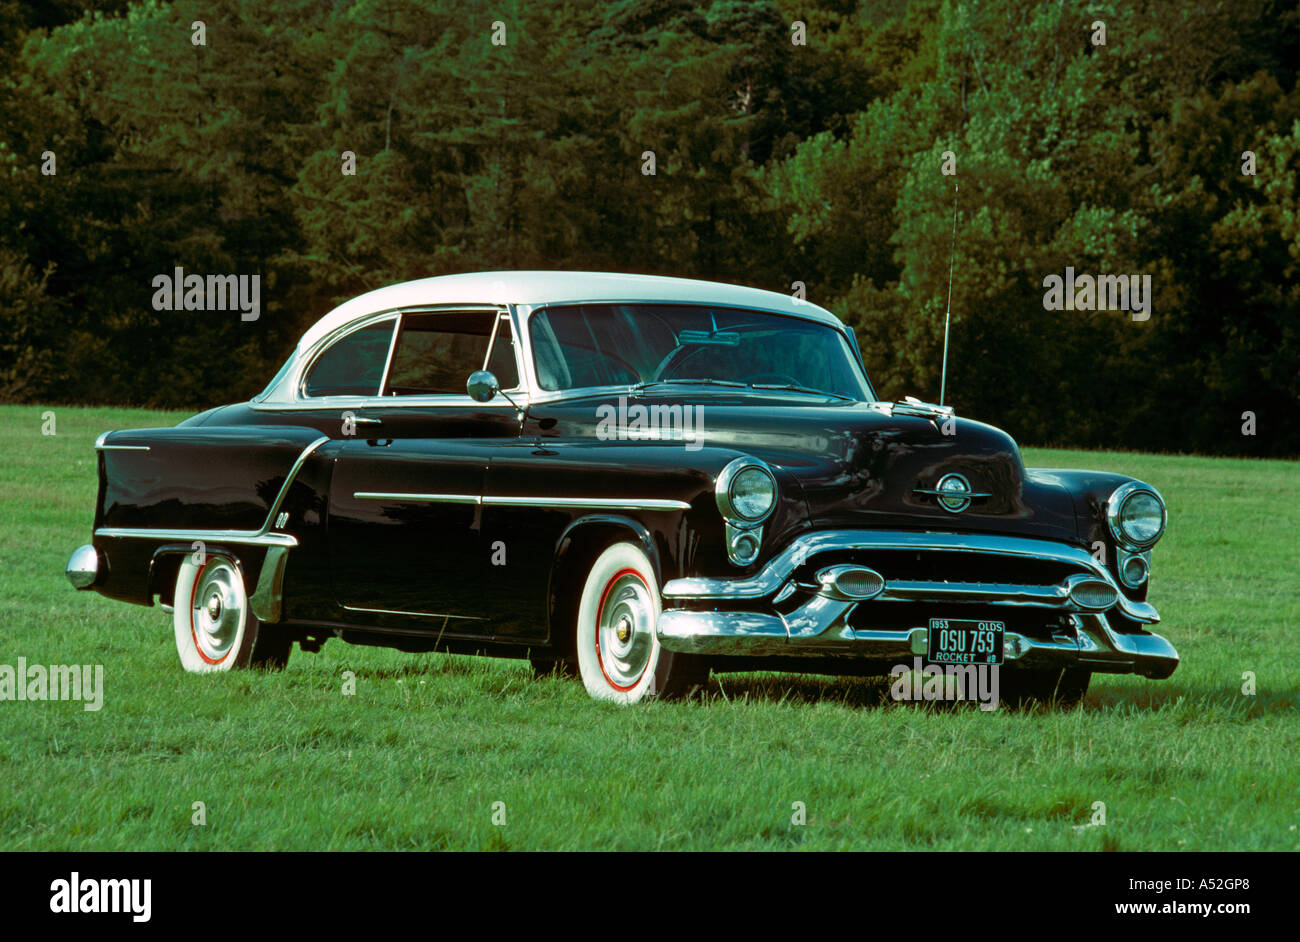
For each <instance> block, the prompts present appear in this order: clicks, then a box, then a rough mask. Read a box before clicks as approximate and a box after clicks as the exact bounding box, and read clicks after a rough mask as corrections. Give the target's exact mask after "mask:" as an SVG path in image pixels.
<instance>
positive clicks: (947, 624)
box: [926, 618, 1007, 664]
mask: <svg viewBox="0 0 1300 942" xmlns="http://www.w3.org/2000/svg"><path fill="white" fill-rule="evenodd" d="M1006 632H1007V626H1006V625H1005V624H1004V623H1003V622H1000V621H973V620H972V621H967V620H965V619H957V618H931V619H930V646H929V653H928V654H926V660H927V661H929V662H930V663H931V664H1001V663H1002V640H1003V638H1004V636H1005V635H1006Z"/></svg>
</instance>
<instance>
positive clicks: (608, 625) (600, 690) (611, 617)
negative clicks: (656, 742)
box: [574, 543, 707, 703]
mask: <svg viewBox="0 0 1300 942" xmlns="http://www.w3.org/2000/svg"><path fill="white" fill-rule="evenodd" d="M660 607H661V606H660V601H659V581H658V579H657V578H656V577H655V570H654V567H653V566H652V565H651V563H650V560H649V559H648V558H647V557H646V555H645V553H644V552H642V550H641V549H640V548H639V547H637V546H635V545H633V544H631V543H615V544H614V545H613V546H610V547H609V548H607V549H606V550H605V551H604V552H602V553H601V554H600V555H599V556H597V557H596V560H595V562H593V563H592V565H591V569H590V571H589V572H588V574H587V580H586V582H585V584H584V585H583V588H582V596H581V598H580V600H579V603H578V619H577V626H576V630H575V637H574V651H575V653H576V655H577V661H578V673H579V674H580V675H581V677H582V683H583V685H584V686H585V687H586V688H587V692H588V693H589V694H591V695H592V696H593V697H595V698H596V699H599V700H612V701H614V702H616V703H637V702H639V701H641V700H644V699H646V698H648V697H667V696H675V695H680V694H683V693H688V692H690V691H692V690H694V689H696V688H698V687H699V686H702V685H703V683H704V680H706V679H707V670H706V669H702V668H701V666H700V663H699V661H698V660H697V659H695V658H691V657H689V656H687V655H682V654H675V653H674V652H672V651H667V650H665V649H664V648H662V647H661V646H660V645H659V638H658V637H657V636H656V634H655V625H656V624H657V622H658V621H659V611H660Z"/></svg>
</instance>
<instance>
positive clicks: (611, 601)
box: [596, 572, 654, 688]
mask: <svg viewBox="0 0 1300 942" xmlns="http://www.w3.org/2000/svg"><path fill="white" fill-rule="evenodd" d="M596 647H597V649H598V650H599V653H600V666H601V670H603V671H604V672H605V677H606V678H607V679H608V680H609V681H610V683H612V684H613V685H614V686H616V687H621V688H628V687H633V686H635V685H636V682H637V681H638V680H640V679H641V675H642V674H644V673H645V671H646V667H647V666H648V665H649V663H650V657H651V655H652V654H653V653H654V604H653V601H652V599H651V597H650V590H649V588H648V587H647V586H646V584H645V582H644V581H642V579H641V577H640V576H639V575H637V574H636V573H634V572H623V573H619V574H618V575H617V576H615V577H614V579H613V581H612V582H610V584H609V586H608V587H607V588H606V590H605V601H604V604H603V605H602V606H601V610H600V615H599V621H598V622H597V625H596Z"/></svg>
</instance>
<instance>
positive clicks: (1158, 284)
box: [0, 0, 1300, 455]
mask: <svg viewBox="0 0 1300 942" xmlns="http://www.w3.org/2000/svg"><path fill="white" fill-rule="evenodd" d="M0 53H3V60H2V64H0V181H3V182H2V183H0V318H2V319H3V324H2V326H3V330H2V331H0V399H4V400H7V401H18V402H89V403H130V404H141V405H157V406H176V407H182V406H183V407H199V406H208V405H214V404H218V403H221V402H228V401H234V400H238V399H243V398H246V397H247V396H249V395H251V394H253V393H255V392H256V391H258V390H259V389H260V388H261V387H262V386H263V385H265V383H266V381H267V380H268V379H269V378H270V377H271V375H272V374H273V373H274V372H275V370H276V369H277V368H278V366H279V365H280V363H281V362H283V360H284V358H285V357H286V356H287V354H288V352H289V350H290V349H291V348H292V346H293V344H294V342H295V341H296V338H297V336H298V335H299V334H300V332H301V331H302V330H303V329H304V328H305V327H306V326H307V325H308V324H310V323H312V322H313V321H315V320H316V319H317V318H319V317H320V316H321V315H323V314H324V313H325V312H326V311H328V310H329V309H330V308H331V307H332V306H333V305H334V304H336V303H338V302H340V301H341V300H344V299H346V298H348V297H351V296H353V295H355V294H357V293H360V292H362V291H365V290H368V289H371V288H375V287H379V286H382V285H385V284H390V283H393V282H396V281H402V280H407V279H412V278H420V277H425V276H429V275H436V274H444V273H450V272H458V271H475V270H495V269H521V268H572V269H587V270H612V271H637V272H646V273H652V274H672V275H681V276H688V277H701V278H712V279H718V280H722V281H730V282H738V283H743V284H751V285H755V286H759V287H765V288H770V289H773V290H777V291H783V292H786V293H792V292H799V291H802V292H805V294H806V296H807V298H808V299H809V300H813V301H816V302H817V303H819V304H822V305H824V306H826V307H828V308H829V309H831V310H833V311H835V312H836V313H837V314H839V315H840V316H841V317H842V318H844V319H845V320H846V322H848V323H850V324H851V325H853V327H854V328H855V330H856V332H857V336H858V339H859V343H860V345H861V347H862V350H863V355H864V358H865V360H866V362H867V365H868V369H869V370H870V372H871V375H872V379H873V381H874V383H875V385H876V387H877V390H878V392H879V393H880V394H881V395H882V396H884V397H888V398H897V397H901V396H903V395H905V394H912V395H916V396H919V397H921V398H925V399H936V398H937V397H938V394H939V369H940V362H941V357H942V343H943V325H944V314H945V308H946V303H947V297H948V276H949V266H950V261H951V262H952V268H953V272H954V274H953V285H952V335H951V344H950V353H949V370H948V376H947V392H948V400H949V402H951V403H952V404H954V405H955V406H956V407H957V409H958V412H959V413H960V414H963V415H969V416H973V417H975V418H979V419H983V420H985V421H989V422H992V423H995V424H998V425H1000V426H1002V427H1004V428H1006V429H1007V430H1008V431H1010V432H1011V433H1012V434H1013V435H1015V436H1016V437H1017V439H1018V440H1020V441H1022V442H1024V443H1039V444H1066V445H1075V446H1090V447H1120V448H1132V449H1143V450H1163V451H1198V452H1208V453H1234V454H1250V455H1295V454H1297V453H1300V422H1297V420H1296V417H1295V415H1296V410H1297V408H1298V407H1300V379H1297V377H1298V376H1300V337H1298V332H1300V317H1298V316H1297V314H1298V311H1300V280H1298V279H1297V277H1296V275H1297V267H1298V266H1300V201H1298V200H1297V184H1296V174H1297V169H1300V90H1298V89H1297V85H1296V76H1297V69H1298V68H1300V16H1298V14H1297V10H1296V6H1295V4H1294V3H1289V2H1283V0H1233V2H1231V3H1226V2H1225V3H1197V4H1190V3H1186V4H1184V3H1177V4H1170V3H1167V2H1160V0H1135V2H1114V3H1109V4H1107V3H1075V2H1061V3H1044V2H1027V0H981V2H975V0H967V2H957V0H911V2H907V0H875V2H853V0H817V2H813V3H794V2H785V0H781V2H766V0H764V2H738V0H714V2H712V3H709V2H707V0H696V2H686V0H648V2H635V0H623V2H616V3H612V4H611V3H600V2H594V0H565V2H528V3H525V2H518V0H513V2H511V0H507V2H504V3H494V4H486V3H468V4H467V3H451V2H442V0H436V2H419V0H279V2H275V3H266V2H264V0H221V2H216V3H213V2H202V3H200V2H195V0H174V2H161V0H152V2H128V0H53V2H50V3H47V4H44V5H33V4H28V3H19V2H14V0H0ZM954 202H955V211H956V229H957V239H956V249H955V255H954V254H953V224H954ZM178 267H183V269H184V270H185V271H187V272H201V273H210V274H218V275H248V276H251V275H257V276H259V284H260V311H259V314H258V316H257V318H256V319H255V320H248V319H245V317H241V314H240V313H239V312H238V311H225V312H211V311H203V312H194V311H184V310H158V309H156V308H157V305H155V304H154V303H152V299H153V298H154V295H155V288H154V287H153V284H154V280H155V279H156V278H157V276H159V275H169V274H171V273H172V272H173V271H174V270H175V269H176V268H178ZM1067 276H1068V278H1069V284H1070V286H1071V288H1072V289H1073V288H1075V286H1078V288H1077V292H1078V293H1073V292H1072V293H1071V294H1070V297H1069V301H1070V303H1064V301H1063V300H1062V297H1063V296H1062V294H1061V293H1060V292H1061V289H1060V288H1059V286H1058V285H1057V284H1056V282H1055V281H1053V280H1052V279H1053V278H1054V277H1055V278H1056V279H1057V281H1061V282H1062V283H1064V282H1065V279H1066V278H1067ZM1085 276H1086V278H1087V279H1091V280H1092V281H1093V282H1095V283H1096V285H1097V286H1098V288H1100V287H1101V286H1103V285H1104V286H1105V287H1106V289H1107V290H1105V291H1102V290H1098V291H1096V292H1093V291H1092V290H1091V289H1089V294H1088V297H1087V298H1085V297H1084V294H1083V287H1082V286H1083V285H1084V284H1085V281H1084V280H1083V279H1084V278H1085ZM1103 277H1104V278H1107V279H1109V280H1108V281H1107V282H1104V283H1103V282H1102V281H1101V280H1100V279H1102V278H1103ZM1121 283H1122V284H1123V285H1124V286H1125V297H1126V298H1127V300H1126V301H1125V302H1124V305H1123V306H1119V307H1117V306H1116V304H1115V303H1106V301H1105V300H1104V299H1106V298H1109V299H1110V300H1111V301H1112V302H1115V301H1116V299H1117V298H1119V295H1118V293H1117V292H1118V287H1119V285H1120V284H1121ZM1130 285H1131V286H1132V287H1133V290H1134V291H1135V292H1139V293H1138V294H1136V295H1133V296H1131V297H1130V296H1129V295H1128V293H1127V289H1128V287H1129V286H1130ZM1053 291H1055V292H1057V293H1056V294H1055V295H1053ZM1098 299H1103V300H1101V301H1100V302H1099V300H1098ZM1075 301H1078V302H1080V303H1078V304H1075V303H1073V302H1075ZM1134 301H1137V302H1138V303H1139V304H1140V305H1145V307H1146V309H1145V310H1141V309H1140V308H1138V307H1135V306H1134V303H1133V302H1134ZM1054 302H1056V303H1054ZM1084 302H1086V303H1084Z"/></svg>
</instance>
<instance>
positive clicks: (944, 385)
mask: <svg viewBox="0 0 1300 942" xmlns="http://www.w3.org/2000/svg"><path fill="white" fill-rule="evenodd" d="M956 260H957V184H956V183H954V184H953V185H952V254H951V255H949V257H948V310H947V311H946V312H945V313H944V315H943V372H942V373H940V374H939V405H943V397H944V393H946V392H947V391H948V326H949V324H950V323H951V321H952V269H953V263H954V262H955V261H956Z"/></svg>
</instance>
